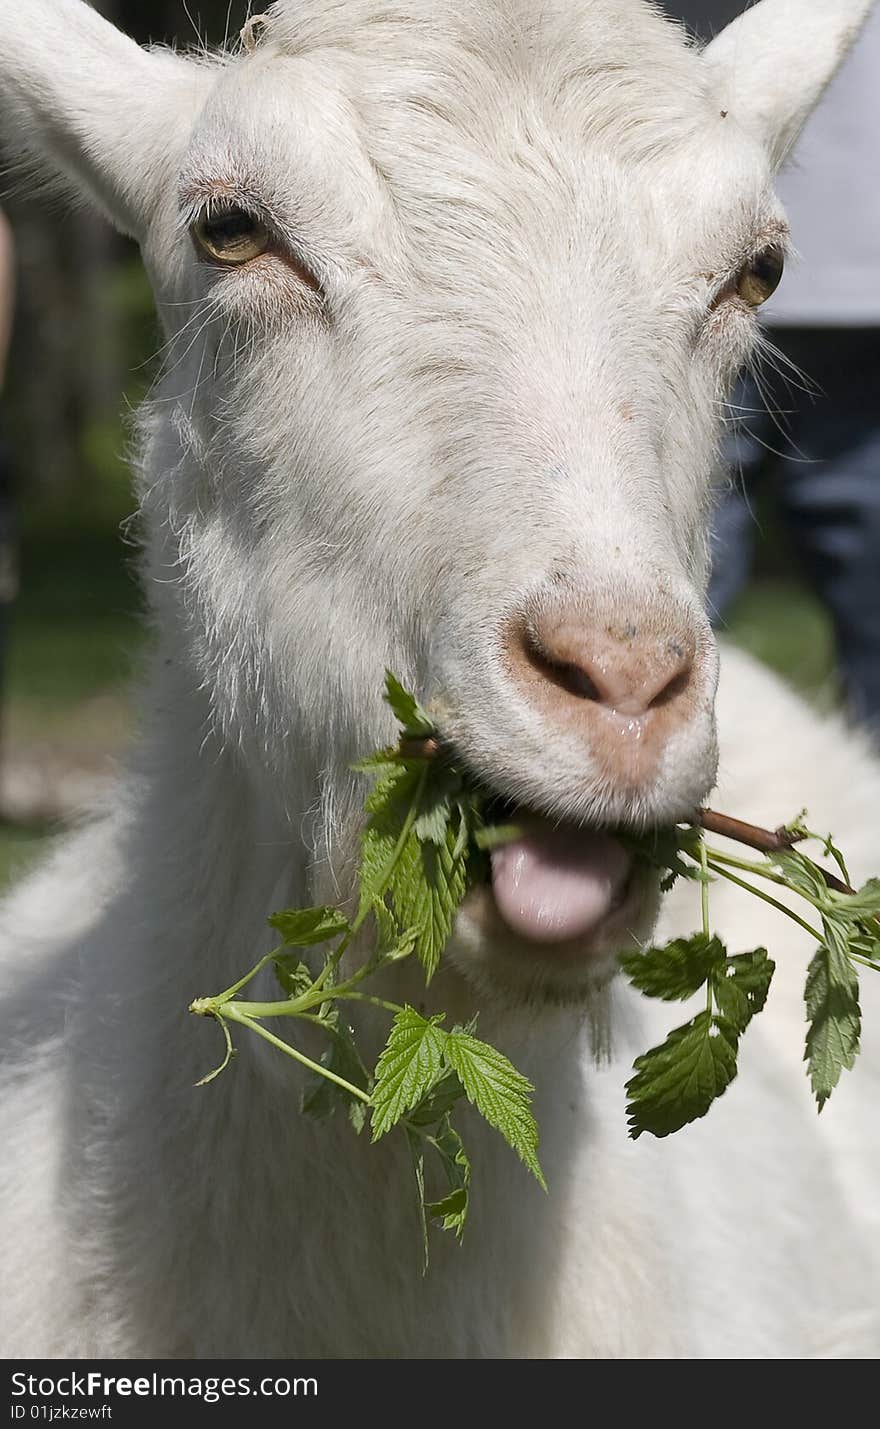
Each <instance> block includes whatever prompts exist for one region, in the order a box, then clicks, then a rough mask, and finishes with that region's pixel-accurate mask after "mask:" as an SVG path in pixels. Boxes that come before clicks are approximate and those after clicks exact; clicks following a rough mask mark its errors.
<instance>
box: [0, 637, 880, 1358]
mask: <svg viewBox="0 0 880 1429" xmlns="http://www.w3.org/2000/svg"><path fill="white" fill-rule="evenodd" d="M719 715H720V727H721V734H722V781H721V786H720V790H719V794H718V798H719V801H721V802H722V803H723V806H724V807H725V808H729V809H731V810H733V811H735V812H737V813H742V814H743V815H745V816H746V817H749V818H753V819H755V820H756V821H758V822H763V823H767V824H774V823H777V822H779V820H780V819H783V818H786V817H788V816H789V815H791V814H793V813H794V812H795V811H796V810H798V809H799V808H800V807H801V806H802V805H804V804H806V805H808V806H809V809H810V814H811V818H812V821H813V823H814V825H815V826H817V827H819V828H823V829H824V828H826V827H828V828H832V829H833V830H834V832H835V834H837V835H838V837H839V839H840V841H841V843H842V845H843V847H844V848H845V850H846V852H847V855H848V857H849V858H850V859H851V862H852V868H853V876H854V877H855V878H857V879H859V878H862V877H864V876H866V875H868V874H870V873H871V872H872V871H875V870H876V869H877V867H878V865H880V834H878V831H877V820H876V812H875V811H876V808H877V807H878V803H880V763H878V761H877V760H876V759H875V758H874V757H873V756H872V755H871V754H870V753H869V751H868V749H867V747H866V746H865V745H864V744H863V743H862V742H861V741H860V740H859V739H858V738H857V737H856V736H854V735H853V734H852V733H851V732H846V731H845V730H844V728H843V726H842V724H841V722H840V721H839V720H837V719H823V718H821V717H819V716H818V715H817V714H815V713H813V712H812V711H810V710H808V709H807V708H805V707H804V706H803V705H802V704H801V703H800V702H799V701H798V700H797V699H796V698H795V697H794V696H793V695H792V694H791V693H790V692H789V691H788V690H787V689H786V688H784V687H783V686H782V685H781V684H780V683H779V682H778V681H777V680H776V679H775V678H773V677H772V676H771V675H770V674H768V673H767V672H766V671H765V670H763V669H762V668H760V667H759V666H757V665H756V664H754V663H753V662H751V661H750V660H749V659H747V658H746V657H745V656H743V655H741V654H737V653H735V652H732V651H729V652H727V655H726V658H725V661H724V671H723V677H722V687H721V694H720V700H719ZM173 772H174V771H165V772H163V771H161V770H156V769H153V770H152V772H151V775H150V777H149V778H147V777H143V776H141V775H132V776H131V777H130V778H129V779H128V780H127V781H126V782H125V783H124V784H123V785H122V786H121V787H120V789H119V791H118V793H117V795H116V796H115V797H114V799H113V801H112V806H111V807H110V808H109V809H108V810H106V811H105V812H104V814H103V815H102V816H101V817H100V818H99V819H98V820H97V821H96V822H95V823H94V824H93V825H91V826H90V827H88V828H86V829H84V830H82V831H81V832H79V833H78V834H76V835H75V836H73V837H72V838H71V839H69V840H67V841H65V842H63V843H62V844H61V846H60V847H59V849H58V850H57V852H56V855H55V857H54V860H53V861H52V862H51V863H50V865H49V866H48V867H47V868H46V869H45V870H44V871H42V872H40V873H38V874H37V875H36V876H35V877H33V878H32V879H31V880H30V881H29V882H27V883H26V884H25V885H24V886H23V887H22V888H20V889H19V890H18V891H17V892H16V893H15V894H14V896H13V897H12V898H11V899H10V900H9V901H8V902H7V904H6V907H5V910H4V915H3V927H4V952H3V962H2V969H3V980H4V984H6V985H8V986H9V988H10V991H9V993H8V994H7V996H6V998H5V1000H4V1012H3V1019H4V1024H5V1025H4V1029H3V1046H4V1048H5V1049H6V1053H7V1059H6V1068H5V1071H4V1074H3V1095H2V1099H0V1106H2V1128H0V1138H2V1144H3V1147H4V1157H3V1163H2V1173H0V1175H2V1196H3V1204H4V1207H5V1208H6V1210H5V1216H6V1219H5V1234H4V1237H3V1243H2V1250H0V1255H2V1259H3V1268H2V1277H3V1284H4V1287H5V1291H4V1296H3V1304H2V1310H0V1313H2V1317H3V1324H2V1329H0V1334H2V1341H3V1344H4V1347H5V1350H6V1353H7V1354H8V1355H10V1356H12V1357H16V1356H21V1357H34V1356H64V1357H75V1356H86V1355H99V1354H100V1355H106V1356H153V1355H155V1356H181V1357H187V1356H192V1357H196V1356H224V1355H228V1356H236V1355H238V1356H255V1357H269V1356H276V1355H291V1354H296V1355H303V1356H305V1355H316V1356H343V1355H355V1356H359V1355H381V1356H389V1357H395V1356H401V1357H404V1356H427V1357H432V1356H450V1357H458V1356H477V1355H479V1356H493V1357H504V1356H517V1357H523V1356H558V1357H569V1356H585V1357H665V1356H687V1357H694V1356H705V1357H720V1358H724V1357H762V1356H773V1357H807V1356H865V1355H871V1354H873V1353H876V1352H877V1350H878V1348H880V1312H878V1308H877V1307H878V1305H880V1296H878V1268H877V1245H878V1236H877V1228H878V1226H877V1222H878V1218H880V1198H878V1195H877V1190H876V1188H877V1186H878V1185H880V1143H878V1139H877V1137H876V1135H875V1129H874V1122H875V1117H876V1107H877V1104H878V1096H880V1042H878V1036H880V1032H878V1029H880V996H878V993H880V988H875V987H874V986H873V983H874V980H873V979H871V978H870V977H867V978H866V979H865V982H864V988H863V1001H864V1004H865V1006H864V1011H865V1028H866V1034H865V1047H864V1051H863V1054H862V1057H861V1058H860V1061H859V1063H858V1065H857V1066H856V1068H855V1070H854V1072H853V1073H852V1075H851V1076H847V1078H846V1080H845V1082H844V1084H842V1085H841V1086H840V1088H839V1089H838V1091H837V1092H836V1093H835V1096H834V1098H833V1099H832V1102H831V1104H830V1105H829V1107H828V1108H827V1110H826V1112H825V1114H824V1115H823V1116H822V1117H821V1119H819V1118H817V1117H816V1114H815V1109H814V1107H813V1105H812V1103H811V1099H810V1095H809V1088H808V1085H807V1082H806V1079H805V1077H804V1074H803V1068H802V1065H801V1044H802V1039H803V1014H802V1010H801V996H802V984H803V976H804V967H805V960H806V957H807V955H808V954H809V951H810V949H809V946H808V940H806V939H804V938H802V937H801V936H800V935H799V933H798V930H797V929H796V928H795V927H794V925H793V924H791V923H790V922H789V921H788V920H785V919H783V918H781V917H779V916H778V915H775V914H774V913H773V912H772V910H767V909H766V908H764V907H763V906H762V907H760V908H758V907H757V906H753V905H756V900H753V899H743V898H741V897H738V896H737V895H736V894H735V892H728V890H727V888H726V887H724V888H722V887H713V890H712V918H713V923H714V924H715V925H716V926H717V927H718V928H719V931H720V932H721V933H722V934H723V935H724V936H725V937H726V938H727V939H728V941H729V943H730V946H731V947H732V948H739V949H743V948H747V947H752V946H755V945H757V944H765V945H767V946H769V947H770V949H771V950H772V952H773V955H774V957H775V959H776V962H777V974H776V982H775V985H774V988H773V990H772V993H771V998H770V1002H769V1005H768V1008H767V1010H766V1011H765V1013H764V1014H762V1016H761V1018H760V1019H759V1020H758V1021H757V1022H756V1024H755V1026H754V1027H753V1029H751V1030H750V1031H749V1033H748V1036H747V1037H746V1038H745V1039H744V1043H743V1050H742V1053H741V1072H740V1076H739V1078H738V1080H737V1081H736V1083H735V1084H734V1085H733V1086H732V1087H731V1089H730V1090H729V1092H728V1093H727V1094H726V1096H725V1097H724V1098H723V1099H722V1100H721V1101H720V1102H719V1103H718V1104H717V1105H716V1106H715V1107H714V1108H713V1109H712V1111H711V1113H710V1114H709V1116H708V1117H707V1118H706V1119H705V1120H704V1121H703V1122H701V1123H699V1124H698V1125H696V1126H693V1127H691V1128H689V1129H688V1130H687V1131H685V1132H683V1133H681V1134H680V1135H679V1136H677V1137H674V1138H671V1139H670V1140H668V1141H664V1142H652V1141H650V1139H649V1138H642V1139H641V1140H639V1141H638V1142H637V1143H632V1142H630V1141H628V1139H627V1135H626V1128H625V1118H624V1114H623V1084H624V1081H625V1080H626V1075H627V1071H628V1068H629V1066H630V1064H631V1060H632V1057H633V1055H635V1054H636V1053H638V1052H640V1051H643V1050H645V1048H646V1047H647V1046H648V1045H650V1039H651V1038H656V1037H657V1036H658V1035H662V1029H663V1028H664V1027H667V1026H668V1025H669V1024H670V1021H671V1018H670V1015H669V1009H664V1008H662V1007H660V1008H659V1009H657V1008H654V1007H652V1006H650V1005H648V1004H645V1003H644V1002H643V1001H642V1000H640V999H639V998H637V997H636V996H635V995H634V994H633V993H632V990H631V989H628V988H627V987H626V986H624V985H623V984H622V983H621V982H620V981H617V982H614V983H612V984H608V983H606V984H605V985H604V986H603V987H602V988H601V991H599V992H597V993H596V994H595V996H594V997H593V998H591V999H590V1000H589V1004H588V1006H587V1007H586V1008H585V1007H584V1006H581V1007H579V1008H578V1009H573V1008H564V1007H554V1006H548V1005H546V1004H545V1005H544V1006H542V1007H541V1008H540V1010H536V1009H534V1008H527V1007H525V1006H520V1007H518V1008H513V1007H510V1006H504V1005H502V1003H501V1002H499V1001H497V1000H496V1001H495V1002H493V1003H492V1004H491V1005H489V1006H487V1007H486V1008H485V1009H484V1018H485V1020H484V1021H483V1022H482V1024H481V1025H482V1026H483V1029H484V1031H485V1033H486V1035H488V1036H491V1037H493V1038H496V1039H497V1040H498V1041H500V1042H501V1043H502V1045H503V1046H504V1047H505V1049H506V1050H507V1051H508V1052H509V1053H510V1055H511V1056H513V1057H514V1059H515V1060H516V1061H517V1063H518V1064H519V1065H520V1066H521V1067H522V1068H523V1070H524V1071H525V1072H526V1073H527V1074H528V1075H529V1076H530V1077H531V1078H532V1079H533V1080H534V1082H535V1083H536V1086H537V1089H538V1095H537V1113H538V1117H539V1122H540V1126H541V1132H542V1146H541V1153H542V1161H543V1164H544V1168H545V1171H546V1175H547V1180H548V1183H549V1186H550V1192H549V1195H546V1196H545V1195H544V1194H543V1192H541V1191H540V1190H539V1189H538V1188H537V1187H536V1186H534V1185H533V1184H532V1183H531V1182H530V1179H529V1178H528V1176H527V1175H526V1173H525V1172H524V1171H522V1170H521V1168H519V1167H518V1166H517V1164H516V1162H515V1161H514V1160H513V1159H512V1157H511V1154H510V1153H509V1151H508V1150H507V1148H506V1147H505V1146H504V1145H503V1143H502V1142H501V1139H500V1138H499V1137H497V1136H496V1135H495V1134H494V1133H492V1132H490V1131H489V1130H488V1129H485V1128H483V1127H481V1126H480V1125H476V1124H475V1125H473V1126H468V1127H467V1128H466V1139H467V1141H468V1144H469V1149H470V1152H471V1155H472V1159H473V1162H474V1167H475V1170H474V1185H473V1213H472V1215H473V1219H472V1223H471V1225H470V1226H469V1231H468V1234H467V1236H466V1240H465V1244H464V1246H463V1247H458V1246H457V1245H448V1244H445V1243H443V1240H442V1238H441V1237H436V1240H437V1244H436V1245H435V1246H434V1248H433V1261H432V1268H431V1272H430V1275H429V1278H428V1279H427V1281H424V1280H423V1279H422V1277H421V1273H420V1266H419V1249H418V1232H417V1227H416V1220H415V1215H414V1212H413V1209H412V1206H411V1197H410V1186H409V1181H408V1176H409V1170H408V1167H407V1166H406V1164H405V1161H404V1151H403V1150H402V1148H401V1147H400V1146H397V1145H395V1138H393V1137H391V1138H388V1140H387V1142H383V1143H380V1144H379V1145H378V1146H376V1147H371V1146H369V1145H368V1144H367V1142H366V1141H365V1139H363V1138H356V1137H354V1136H353V1135H352V1134H351V1133H350V1130H349V1128H348V1126H347V1124H343V1122H342V1121H341V1120H340V1121H338V1122H336V1121H334V1122H331V1123H329V1124H327V1125H318V1126H316V1125H314V1124H313V1123H312V1122H310V1121H309V1120H307V1119H301V1118H299V1117H298V1116H297V1115H296V1112H295V1107H296V1098H297V1088H296V1085H295V1083H296V1073H295V1072H291V1071H289V1069H288V1067H287V1065H286V1064H285V1065H281V1063H282V1059H280V1058H275V1057H273V1055H272V1054H271V1052H270V1053H269V1055H268V1056H267V1057H264V1056H263V1055H262V1053H263V1049H262V1047H261V1046H250V1045H245V1046H243V1047H242V1048H241V1053H240V1056H239V1058H238V1059H237V1061H236V1064H235V1066H234V1068H233V1069H232V1071H231V1072H229V1073H228V1074H227V1075H226V1076H225V1077H224V1078H222V1079H221V1080H220V1082H219V1083H217V1084H215V1085H214V1086H212V1087H210V1088H208V1089H205V1090H200V1091H196V1090H194V1089H193V1083H194V1082H195V1081H196V1079H197V1076H198V1075H199V1074H200V1073H201V1072H203V1071H204V1070H205V1068H206V1066H209V1065H210V1059H211V1057H212V1056H213V1055H214V1054H215V1052H216V1047H215V1045H214V1042H213V1040H212V1037H211V1035H210V1034H211V1031H212V1029H210V1028H207V1027H205V1026H203V1025H202V1024H197V1023H194V1022H188V1021H187V1019H186V1017H185V1015H184V1009H185V1007H186V1005H187V1003H188V1002H189V1000H190V999H191V997H192V996H193V995H194V994H196V993H199V992H202V991H206V990H209V989H212V988H213V987H214V986H215V985H218V986H219V984H220V980H221V979H222V976H223V975H224V973H225V972H233V973H234V971H236V970H237V968H238V967H240V964H241V953H242V949H246V948H248V947H253V937H254V930H255V929H256V928H258V927H259V926H260V923H261V920H262V918H263V916H264V914H265V912H266V906H267V903H268V901H269V900H270V899H271V897H272V894H273V889H274V887H275V884H276V883H277V878H278V870H277V867H276V866H275V865H274V864H273V866H272V867H268V868H267V867H266V866H265V859H266V853H265V849H263V850H261V851H260V853H259V854H257V853H255V852H254V850H253V849H250V850H249V849H248V848H247V846H246V845H247V837H246V836H244V835H243V836H242V838H241V839H240V840H239V841H238V842H237V843H235V846H234V847H233V846H232V845H231V842H230V839H229V829H230V828H231V827H237V828H242V827H243V824H244V822H245V818H244V816H243V810H242V806H241V799H240V795H239V794H236V791H235V790H234V789H233V790H230V789H229V788H228V787H226V784H227V781H226V778H225V776H224V777H222V778H221V777H220V775H219V771H218V769H217V767H216V762H211V761H205V762H204V763H203V764H202V765H201V766H198V765H195V766H193V769H192V771H191V774H190V785H189V786H188V787H186V788H178V789H177V804H176V805H175V804H174V803H173V801H172V800H171V798H170V782H169V780H168V779H166V774H167V775H170V774H172V773H173ZM196 779H198V781H199V782H198V784H196ZM178 783H179V781H178ZM187 808H189V809H190V813H189V814H187ZM233 808H234V809H235V811H236V812H237V815H238V818H237V823H235V824H231V823H230V817H231V814H232V810H233ZM193 810H194V812H193ZM181 824H183V825H184V826H185V827H184V828H183V829H182V830H181ZM196 834H198V838H199V839H201V841H202V845H203V847H204V854H205V857H204V860H203V864H202V867H203V869H204V870H205V876H204V880H203V881H202V882H201V883H199V882H197V881H194V880H193V879H192V877H191V876H186V877H184V876H182V875H181V873H180V871H179V869H178V867H177V862H178V860H177V859H176V857H175V846H176V841H177V840H178V839H179V838H181V837H183V838H184V839H186V838H191V837H195V836H196ZM159 886H161V887H162V889H163V900H162V909H163V912H162V926H161V928H159V929H157V928H156V925H155V918H154V919H152V920H150V921H148V920H146V919H145V916H144V912H145V909H148V908H151V909H152V910H153V912H155V902H154V900H155V896H156V890H157V888H158V887H159ZM697 916H698V910H697V908H696V906H695V904H694V901H693V895H692V892H691V891H690V890H687V889H683V890H681V891H677V892H676V893H675V894H674V895H672V896H671V897H670V898H669V899H667V901H666V903H665V905H664V908H663V912H662V919H661V930H660V931H661V934H662V935H663V936H669V935H670V934H672V933H673V932H675V931H680V932H686V931H690V930H691V929H692V928H693V926H694V924H695V922H696V919H697ZM448 990H449V983H448V982H447V984H446V986H445V987H444V986H443V985H442V981H441V988H440V990H439V991H438V994H437V996H438V999H440V1000H442V996H443V994H444V992H445V991H448ZM675 1011H676V1012H677V1011H678V1009H675ZM590 1014H592V1016H591V1015H590ZM597 1028H598V1030H599V1038H598V1043H599V1044H600V1045H599V1049H600V1050H602V1051H603V1053H604V1056H603V1058H602V1059H601V1060H600V1061H597V1059H596V1055H595V1053H596V1051H597V1040H596V1032H597ZM707 1267H708V1269H707ZM376 1304H381V1305H382V1314H381V1316H377V1315H376V1314H375V1313H374V1311H375V1306H376Z"/></svg>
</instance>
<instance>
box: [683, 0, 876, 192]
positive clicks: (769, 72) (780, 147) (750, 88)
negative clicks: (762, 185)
mask: <svg viewBox="0 0 880 1429" xmlns="http://www.w3.org/2000/svg"><path fill="white" fill-rule="evenodd" d="M872 5H873V0H760V3H759V4H757V5H754V6H752V8H751V9H748V10H746V11H745V13H744V14H742V15H740V16H739V17H738V18H737V19H736V20H733V21H731V23H730V24H729V25H728V26H727V28H726V29H724V30H722V31H721V33H720V35H718V37H717V38H716V39H714V40H713V41H712V43H711V44H710V45H709V46H708V47H707V49H706V50H705V52H704V55H703V62H704V63H705V64H706V65H707V67H708V68H709V70H710V73H711V76H712V82H713V84H715V85H716V87H717V88H716V92H717V93H718V97H719V101H720V103H721V107H722V109H725V110H728V111H729V112H730V113H731V115H733V116H734V117H735V118H736V119H737V120H738V122H739V123H740V124H741V125H742V126H743V127H744V128H747V129H750V130H751V131H752V132H753V133H754V134H755V135H756V137H758V138H759V139H760V140H761V141H762V142H763V144H764V145H765V147H766V148H767V149H768V151H769V153H770V158H771V161H772V163H773V166H774V168H778V167H779V166H780V164H782V162H783V161H784V159H785V158H786V156H787V155H788V154H789V152H790V150H791V149H792V147H793V145H794V143H795V141H796V139H797V137H798V135H799V133H800V131H801V129H802V128H803V126H804V124H805V122H806V120H807V119H808V118H809V116H810V114H811V112H812V110H813V109H814V107H815V105H816V104H817V103H818V101H819V98H820V96H821V94H822V91H823V90H824V88H825V86H826V85H827V84H828V82H829V80H830V79H831V78H832V77H833V76H834V73H835V71H836V70H837V69H838V67H839V65H840V64H841V62H842V61H843V59H844V58H845V56H846V54H847V51H848V50H849V48H850V46H851V45H852V43H853V41H854V40H855V39H856V37H857V35H858V33H859V30H860V29H861V27H862V24H863V23H864V21H865V20H866V19H867V16H868V13H869V11H870V10H871V7H872Z"/></svg>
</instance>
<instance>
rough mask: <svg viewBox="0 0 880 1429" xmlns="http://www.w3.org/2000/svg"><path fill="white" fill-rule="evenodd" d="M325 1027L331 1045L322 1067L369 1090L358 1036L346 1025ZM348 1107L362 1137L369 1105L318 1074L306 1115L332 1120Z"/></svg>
mask: <svg viewBox="0 0 880 1429" xmlns="http://www.w3.org/2000/svg"><path fill="white" fill-rule="evenodd" d="M324 1028H325V1030H326V1032H327V1034H328V1036H329V1037H330V1045H329V1046H328V1047H327V1049H326V1050H325V1052H324V1054H323V1056H322V1057H321V1066H322V1067H326V1068H327V1069H328V1071H331V1072H335V1073H336V1075H337V1076H339V1077H344V1078H345V1080H346V1081H347V1082H351V1083H352V1085H353V1086H355V1087H360V1088H361V1090H362V1091H365V1092H366V1091H369V1088H370V1074H369V1072H368V1071H367V1069H366V1067H365V1066H364V1064H363V1061H362V1059H361V1055H360V1053H359V1052H358V1049H357V1045H356V1044H355V1040H354V1033H353V1031H352V1029H351V1027H349V1026H348V1025H347V1024H346V1023H344V1022H341V1021H339V1020H338V1019H337V1020H336V1021H335V1022H329V1021H327V1022H325V1023H324ZM343 1106H344V1107H345V1109H346V1111H347V1112H348V1116H349V1120H350V1121H351V1124H352V1126H353V1127H354V1129H355V1131H356V1132H357V1133H358V1134H360V1133H361V1131H363V1129H364V1123H365V1122H366V1117H367V1106H366V1104H365V1103H364V1102H362V1101H360V1099H359V1098H358V1097H353V1096H352V1095H351V1093H350V1092H347V1091H346V1090H345V1088H344V1087H340V1086H338V1085H337V1084H336V1083H335V1082H331V1081H328V1079H327V1078H326V1077H321V1076H319V1075H318V1074H317V1073H314V1074H313V1075H312V1076H311V1077H310V1078H309V1081H308V1083H307V1085H306V1088H305V1090H304V1091H303V1095H302V1101H301V1103H300V1110H301V1111H303V1112H304V1113H305V1114H306V1116H313V1117H317V1118H319V1119H324V1118H326V1117H331V1116H332V1115H333V1113H334V1112H335V1111H337V1110H338V1109H339V1108H340V1107H343Z"/></svg>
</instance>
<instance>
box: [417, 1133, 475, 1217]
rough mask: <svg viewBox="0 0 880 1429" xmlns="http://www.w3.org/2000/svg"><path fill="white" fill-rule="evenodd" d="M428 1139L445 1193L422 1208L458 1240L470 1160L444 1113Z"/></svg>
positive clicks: (466, 1192) (465, 1210)
mask: <svg viewBox="0 0 880 1429" xmlns="http://www.w3.org/2000/svg"><path fill="white" fill-rule="evenodd" d="M430 1141H431V1145H432V1146H433V1147H434V1148H435V1149H436V1151H437V1153H438V1155H439V1157H440V1162H441V1165H442V1167H443V1171H444V1173H445V1175H446V1180H447V1183H448V1185H449V1194H448V1195H446V1196H444V1197H443V1199H442V1200H439V1201H429V1202H428V1203H427V1205H426V1207H425V1209H426V1210H427V1212H428V1215H429V1216H431V1217H432V1219H433V1220H439V1221H440V1222H441V1224H442V1227H443V1230H445V1231H454V1232H455V1234H456V1235H457V1236H458V1238H459V1240H461V1237H462V1233H463V1231H464V1225H465V1221H466V1220H467V1213H468V1195H469V1190H468V1188H469V1185H470V1179H471V1163H470V1161H469V1160H468V1156H467V1152H466V1151H465V1149H464V1146H463V1145H462V1140H461V1137H460V1136H459V1134H458V1132H457V1131H456V1130H455V1128H454V1127H453V1126H452V1124H451V1122H450V1120H449V1117H448V1116H446V1117H444V1118H443V1121H442V1122H441V1124H440V1126H439V1127H438V1128H437V1131H436V1133H435V1135H434V1136H432V1137H431V1138H430Z"/></svg>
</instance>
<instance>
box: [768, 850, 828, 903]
mask: <svg viewBox="0 0 880 1429" xmlns="http://www.w3.org/2000/svg"><path fill="white" fill-rule="evenodd" d="M769 858H770V862H771V863H772V864H774V865H775V867H776V868H778V869H779V872H780V873H782V874H784V876H785V879H786V882H787V883H788V885H789V887H790V888H793V889H795V890H796V891H797V892H798V893H802V894H804V895H805V897H807V898H808V899H809V900H810V902H811V903H818V904H819V906H820V907H821V906H822V905H823V904H824V903H827V901H828V884H827V883H826V882H825V879H824V878H823V877H822V870H821V869H820V868H819V867H818V866H817V865H816V864H815V863H814V862H813V860H812V859H811V858H807V856H806V854H803V853H799V852H798V850H797V849H795V848H792V849H787V850H786V851H785V852H783V853H773V854H770V855H769Z"/></svg>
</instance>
